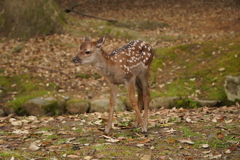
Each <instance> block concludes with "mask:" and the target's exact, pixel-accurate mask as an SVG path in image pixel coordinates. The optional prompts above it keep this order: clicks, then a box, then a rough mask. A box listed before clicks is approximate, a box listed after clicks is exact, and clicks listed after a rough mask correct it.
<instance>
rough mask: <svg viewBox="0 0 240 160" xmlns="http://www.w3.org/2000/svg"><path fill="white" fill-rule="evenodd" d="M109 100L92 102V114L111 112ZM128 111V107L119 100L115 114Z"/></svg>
mask: <svg viewBox="0 0 240 160" xmlns="http://www.w3.org/2000/svg"><path fill="white" fill-rule="evenodd" d="M109 105H110V103H109V99H104V98H103V99H95V100H93V101H92V102H91V108H90V111H89V112H90V113H93V112H108V111H109ZM125 110H126V105H125V104H124V103H123V102H122V101H120V100H118V99H117V101H116V106H115V108H114V111H115V112H122V111H125Z"/></svg>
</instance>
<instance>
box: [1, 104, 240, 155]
mask: <svg viewBox="0 0 240 160" xmlns="http://www.w3.org/2000/svg"><path fill="white" fill-rule="evenodd" d="M236 110H238V111H239V110H240V108H239V107H237V106H231V107H227V108H226V107H220V108H207V107H203V108H198V109H191V110H187V109H182V108H181V109H176V108H173V109H160V110H157V111H156V110H155V111H150V112H149V117H150V120H151V123H149V132H148V134H147V135H142V134H141V130H140V129H139V130H133V129H130V127H129V128H127V127H126V126H125V127H122V128H121V127H116V128H114V129H113V130H112V131H111V133H110V135H104V134H103V132H102V131H101V128H102V127H104V126H105V123H106V122H102V120H101V118H105V114H106V113H95V114H88V115H84V114H80V115H61V116H55V117H35V116H26V117H21V118H19V117H17V116H10V117H1V118H0V122H1V123H0V124H1V125H0V128H1V141H0V150H2V151H3V150H4V153H6V152H9V153H10V152H12V150H14V152H16V153H19V154H20V153H21V154H24V152H25V151H27V150H31V151H32V152H31V153H30V152H28V153H26V154H24V156H25V157H34V156H38V157H42V158H44V157H46V156H47V157H48V158H50V157H57V158H60V157H68V158H83V159H84V158H87V157H88V156H89V157H91V158H94V157H99V156H100V155H101V156H102V157H105V156H109V154H110V153H112V152H108V149H109V148H111V147H114V148H116V149H119V150H120V152H119V153H118V155H116V156H119V157H121V156H125V157H128V158H129V157H130V158H133V157H135V156H136V155H126V153H125V152H126V150H131V149H134V148H136V147H137V148H138V149H137V150H139V152H140V151H141V153H142V154H144V155H151V157H153V158H157V157H161V156H165V157H166V158H173V159H174V158H176V157H175V156H173V155H174V154H167V153H175V155H176V156H177V155H182V156H183V155H184V157H191V158H193V159H195V158H200V159H201V158H208V159H215V158H221V157H231V156H233V157H236V156H239V151H240V146H239V142H240V134H235V133H236V131H237V132H240V122H239V119H240V117H239V112H232V111H236ZM229 112H231V113H232V114H228V113H229ZM166 113H172V114H166ZM183 113H184V115H183ZM96 115H97V116H96ZM133 115H134V113H133V112H128V111H125V112H120V113H117V114H114V118H115V121H114V125H115V126H118V123H122V122H121V120H122V119H124V118H125V119H128V120H130V121H131V122H132V123H133V122H134V119H132V118H133ZM196 115H197V116H196ZM220 115H221V117H225V118H224V120H221V121H216V122H213V121H212V119H214V118H216V117H220ZM126 116H127V117H126ZM206 117H207V118H206ZM162 118H167V120H165V121H164V122H163V121H160V120H161V119H162ZM186 118H190V119H194V121H195V123H186ZM99 119H100V120H99ZM229 120H232V121H229ZM13 122H17V123H13ZM96 122H97V123H96ZM129 125H131V123H129ZM72 128H75V129H74V130H73V129H72ZM213 133H216V134H213ZM209 135H212V136H211V138H209V139H208V138H207V137H208V136H209ZM73 148H75V149H74V150H75V151H78V152H77V154H71V153H72V151H73ZM142 149H144V151H143V150H142ZM160 150H164V151H165V152H166V153H165V152H164V153H161V152H159V151H160ZM45 151H48V152H49V153H51V154H50V155H45V154H44V153H43V152H45ZM86 151H88V152H87V153H88V154H86V153H85V152H86ZM1 154H3V153H2V152H1ZM101 156H100V157H101Z"/></svg>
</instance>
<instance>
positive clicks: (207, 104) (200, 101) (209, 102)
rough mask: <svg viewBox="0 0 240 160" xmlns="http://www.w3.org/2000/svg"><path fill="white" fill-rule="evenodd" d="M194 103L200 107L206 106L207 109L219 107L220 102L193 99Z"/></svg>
mask: <svg viewBox="0 0 240 160" xmlns="http://www.w3.org/2000/svg"><path fill="white" fill-rule="evenodd" d="M194 101H196V102H198V103H199V104H200V106H208V107H214V106H217V105H219V103H220V101H219V100H199V99H194Z"/></svg>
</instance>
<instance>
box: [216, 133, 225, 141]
mask: <svg viewBox="0 0 240 160" xmlns="http://www.w3.org/2000/svg"><path fill="white" fill-rule="evenodd" d="M217 137H218V139H221V140H223V139H224V137H223V133H222V132H219V133H218V134H217Z"/></svg>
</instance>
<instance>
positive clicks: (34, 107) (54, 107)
mask: <svg viewBox="0 0 240 160" xmlns="http://www.w3.org/2000/svg"><path fill="white" fill-rule="evenodd" d="M22 108H23V109H24V110H25V111H26V113H27V114H28V115H33V116H43V115H56V114H63V113H64V111H65V99H63V98H62V97H60V96H56V97H55V96H48V95H44V96H41V97H36V98H33V99H29V100H27V101H26V102H24V103H23V105H22Z"/></svg>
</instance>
